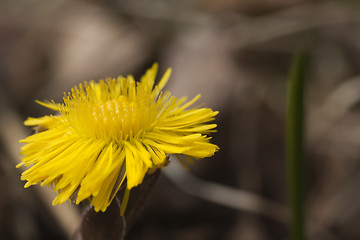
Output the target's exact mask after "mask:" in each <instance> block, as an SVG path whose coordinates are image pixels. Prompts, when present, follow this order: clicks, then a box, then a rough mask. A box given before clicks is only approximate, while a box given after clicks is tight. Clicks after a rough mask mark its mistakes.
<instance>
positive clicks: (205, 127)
mask: <svg viewBox="0 0 360 240" xmlns="http://www.w3.org/2000/svg"><path fill="white" fill-rule="evenodd" d="M157 68H158V66H157V64H154V65H153V67H152V68H151V69H149V70H148V71H147V72H146V73H145V75H144V76H143V77H142V78H141V81H140V82H136V81H135V80H134V78H133V77H132V76H128V77H127V78H124V77H119V78H117V79H106V80H105V81H103V80H100V81H99V82H98V83H96V82H94V81H91V82H85V83H84V84H80V85H79V86H77V87H74V88H72V89H71V91H70V92H69V93H68V94H65V96H64V102H63V103H55V102H53V101H52V102H38V103H39V104H41V105H43V106H45V107H47V108H50V109H52V110H55V111H57V112H59V114H58V115H48V116H44V117H40V118H28V119H27V120H26V121H25V125H27V126H41V127H42V128H44V129H45V130H44V131H41V132H38V133H35V134H34V135H31V136H29V137H27V138H26V139H23V140H21V142H22V143H26V144H25V145H24V146H23V147H22V148H21V154H23V155H24V157H23V158H22V162H21V163H20V164H18V166H17V167H20V166H22V165H25V166H26V167H29V168H28V169H27V170H26V171H24V172H23V173H22V176H21V179H22V180H26V181H27V183H26V184H25V187H29V186H31V185H34V184H38V183H40V182H41V185H42V186H44V185H51V186H53V187H54V188H55V190H56V191H57V192H58V195H57V197H56V198H55V199H54V201H53V204H61V203H63V202H65V201H66V200H68V199H70V198H75V199H76V204H79V203H80V202H81V201H82V200H84V199H90V200H91V203H92V205H93V206H94V209H95V211H100V210H101V211H105V210H106V208H107V207H108V206H109V204H110V203H111V201H112V199H113V197H114V195H115V193H116V192H117V191H118V190H119V188H120V186H121V185H123V184H126V188H127V189H129V190H130V189H131V188H133V187H136V186H137V185H139V184H141V183H142V181H143V178H144V176H145V174H146V173H147V172H148V171H149V170H151V169H154V168H159V167H163V166H165V164H166V161H167V155H169V154H184V155H188V156H191V157H195V158H204V157H209V156H212V155H213V154H214V152H215V151H217V149H218V147H217V146H216V145H214V144H211V143H210V142H209V139H210V138H209V137H208V136H207V135H206V134H208V133H210V132H213V131H214V128H215V127H216V124H209V123H208V122H210V121H212V120H214V116H215V115H216V114H217V113H218V112H214V111H212V110H211V109H210V108H194V109H188V107H189V106H190V105H192V104H193V103H194V102H195V101H196V100H197V99H199V97H200V95H198V96H196V97H195V98H194V99H192V100H191V101H188V102H187V101H186V98H185V97H183V98H180V99H177V98H176V97H173V96H171V94H170V92H168V91H166V92H162V89H163V87H164V85H165V84H166V82H167V81H168V79H169V77H170V73H171V70H170V69H168V70H167V71H166V72H165V74H164V76H163V77H162V78H161V80H160V81H159V84H157V85H156V86H155V87H154V83H155V77H156V73H157ZM125 179H126V181H125Z"/></svg>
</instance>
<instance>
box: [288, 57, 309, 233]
mask: <svg viewBox="0 0 360 240" xmlns="http://www.w3.org/2000/svg"><path fill="white" fill-rule="evenodd" d="M305 71H306V54H305V52H300V53H299V54H297V55H296V56H295V58H294V61H293V64H292V67H291V69H290V74H289V79H288V86H287V103H286V104H287V106H286V108H287V109H286V165H287V166H286V171H287V182H288V194H289V204H290V208H291V239H292V240H303V239H304V192H305V191H304V149H303V148H304V105H303V102H304V84H305Z"/></svg>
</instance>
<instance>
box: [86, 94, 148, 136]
mask: <svg viewBox="0 0 360 240" xmlns="http://www.w3.org/2000/svg"><path fill="white" fill-rule="evenodd" d="M92 115H93V116H92V117H93V120H92V121H93V124H91V125H93V126H94V127H95V128H96V129H97V130H96V133H97V134H96V135H97V137H102V138H103V137H105V138H108V137H109V138H110V140H116V141H120V140H126V139H127V138H132V137H133V136H135V135H136V134H137V133H139V131H140V130H142V127H143V126H142V124H141V123H142V118H143V116H144V111H142V110H141V108H140V106H139V104H138V103H137V102H134V101H129V99H128V98H127V97H126V96H123V95H122V96H119V97H118V98H116V99H112V100H108V101H106V102H103V103H98V104H97V105H96V106H94V107H93V109H92Z"/></svg>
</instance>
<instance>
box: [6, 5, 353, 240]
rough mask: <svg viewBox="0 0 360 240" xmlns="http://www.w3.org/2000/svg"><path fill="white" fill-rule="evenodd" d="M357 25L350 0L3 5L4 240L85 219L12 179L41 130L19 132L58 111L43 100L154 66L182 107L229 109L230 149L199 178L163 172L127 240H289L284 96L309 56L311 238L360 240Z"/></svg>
mask: <svg viewBox="0 0 360 240" xmlns="http://www.w3.org/2000/svg"><path fill="white" fill-rule="evenodd" d="M359 13H360V5H359V3H358V1H345V0H344V1H335V0H333V1H330V0H329V1H315V0H313V1H311V0H307V1H305V0H241V1H240V0H237V1H236V0H224V1H215V0H208V1H205V0H193V1H190V0H184V1H175V0H153V1H147V0H137V1H131V0H122V1H120V0H103V1H97V0H88V1H85V0H83V1H80V0H78V1H60V0H53V1H45V0H16V1H14V0H1V1H0V128H1V129H0V144H1V145H0V239H4V240H7V239H14V240H33V239H40V240H42V239H44V240H45V239H55V240H63V239H69V238H70V236H71V235H72V233H73V231H74V230H75V229H76V227H77V226H78V224H79V220H80V210H79V209H78V208H77V207H75V206H73V205H70V204H63V205H61V206H55V207H52V206H51V202H52V199H53V195H52V193H51V191H48V189H46V188H41V189H40V188H38V187H31V188H29V189H23V184H24V182H21V181H20V171H19V170H18V169H15V165H16V163H18V162H19V159H20V155H19V148H20V144H19V143H18V140H19V139H21V138H24V137H26V136H27V135H29V134H31V131H32V130H31V129H30V128H25V127H24V126H23V125H22V122H23V121H24V120H25V119H26V117H28V116H33V117H39V116H42V115H43V114H49V113H50V112H49V110H47V109H45V108H43V107H41V106H40V105H37V104H36V103H35V102H34V100H35V99H39V100H46V99H54V100H55V101H61V100H62V96H63V93H64V92H67V91H68V90H69V89H70V88H71V87H72V86H74V85H75V84H78V83H80V82H83V81H85V80H91V79H94V80H98V79H101V78H106V77H116V76H118V75H127V74H133V75H134V76H135V77H136V78H137V79H138V78H139V77H140V76H141V75H142V74H143V73H144V71H145V70H146V69H147V68H148V67H150V66H151V65H152V64H153V63H154V62H158V63H159V65H160V73H159V74H160V75H161V74H163V73H164V71H165V70H166V69H167V68H168V67H172V68H173V75H172V77H171V79H170V81H169V84H168V85H167V89H168V90H170V91H171V92H172V93H173V94H174V95H175V96H179V97H180V96H184V95H186V96H188V97H189V98H192V97H194V96H195V95H196V94H197V93H201V94H202V98H201V99H200V101H199V102H202V103H204V106H208V107H212V108H213V109H214V110H218V111H220V113H219V115H218V116H217V119H216V123H217V124H218V132H217V133H215V134H213V135H212V136H213V142H214V143H216V144H217V145H219V147H220V151H219V152H217V153H216V154H215V156H214V157H212V158H210V159H203V160H200V161H197V162H196V163H195V164H194V165H193V166H192V167H191V170H190V173H191V174H192V176H196V178H192V177H185V178H181V176H179V177H177V175H174V174H173V175H172V172H171V171H174V169H171V168H169V170H166V171H169V172H166V174H162V175H161V176H160V178H159V179H158V181H157V183H156V185H155V187H154V189H153V190H152V192H151V194H150V196H149V198H148V201H147V204H146V205H145V208H144V211H143V213H142V214H140V216H139V219H138V222H137V224H136V225H135V226H134V228H133V229H132V230H131V231H130V232H129V235H128V237H127V239H129V240H139V239H150V240H153V239H154V240H155V239H156V240H167V239H174V240H180V239H189V240H193V239H194V240H195V239H196V240H215V239H216V240H217V239H226V240H237V239H243V240H279V239H280V240H281V239H289V230H288V228H289V221H288V220H287V216H286V213H287V208H286V206H287V193H286V180H285V167H284V165H285V160H284V155H285V154H284V143H285V141H284V115H285V112H284V109H285V93H286V92H285V91H286V79H287V75H288V72H289V68H290V65H291V59H292V57H293V55H294V53H295V52H296V51H297V49H299V48H301V47H304V48H305V49H307V52H308V54H309V67H308V69H307V86H306V114H307V115H306V154H305V155H306V158H305V159H306V192H307V195H306V220H307V236H308V239H317V240H319V239H324V240H340V239H348V240H353V239H354V240H356V239H360V228H359V224H360V191H359V187H360V159H359V150H360V101H359V100H360V41H359V39H360V14H359ZM169 176H172V177H169ZM199 179H201V181H200V180H199ZM204 181H205V182H204ZM194 186H195V191H192V192H191V191H187V190H189V189H190V190H191V189H194ZM201 189H204V191H201ZM189 193H190V194H189Z"/></svg>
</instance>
